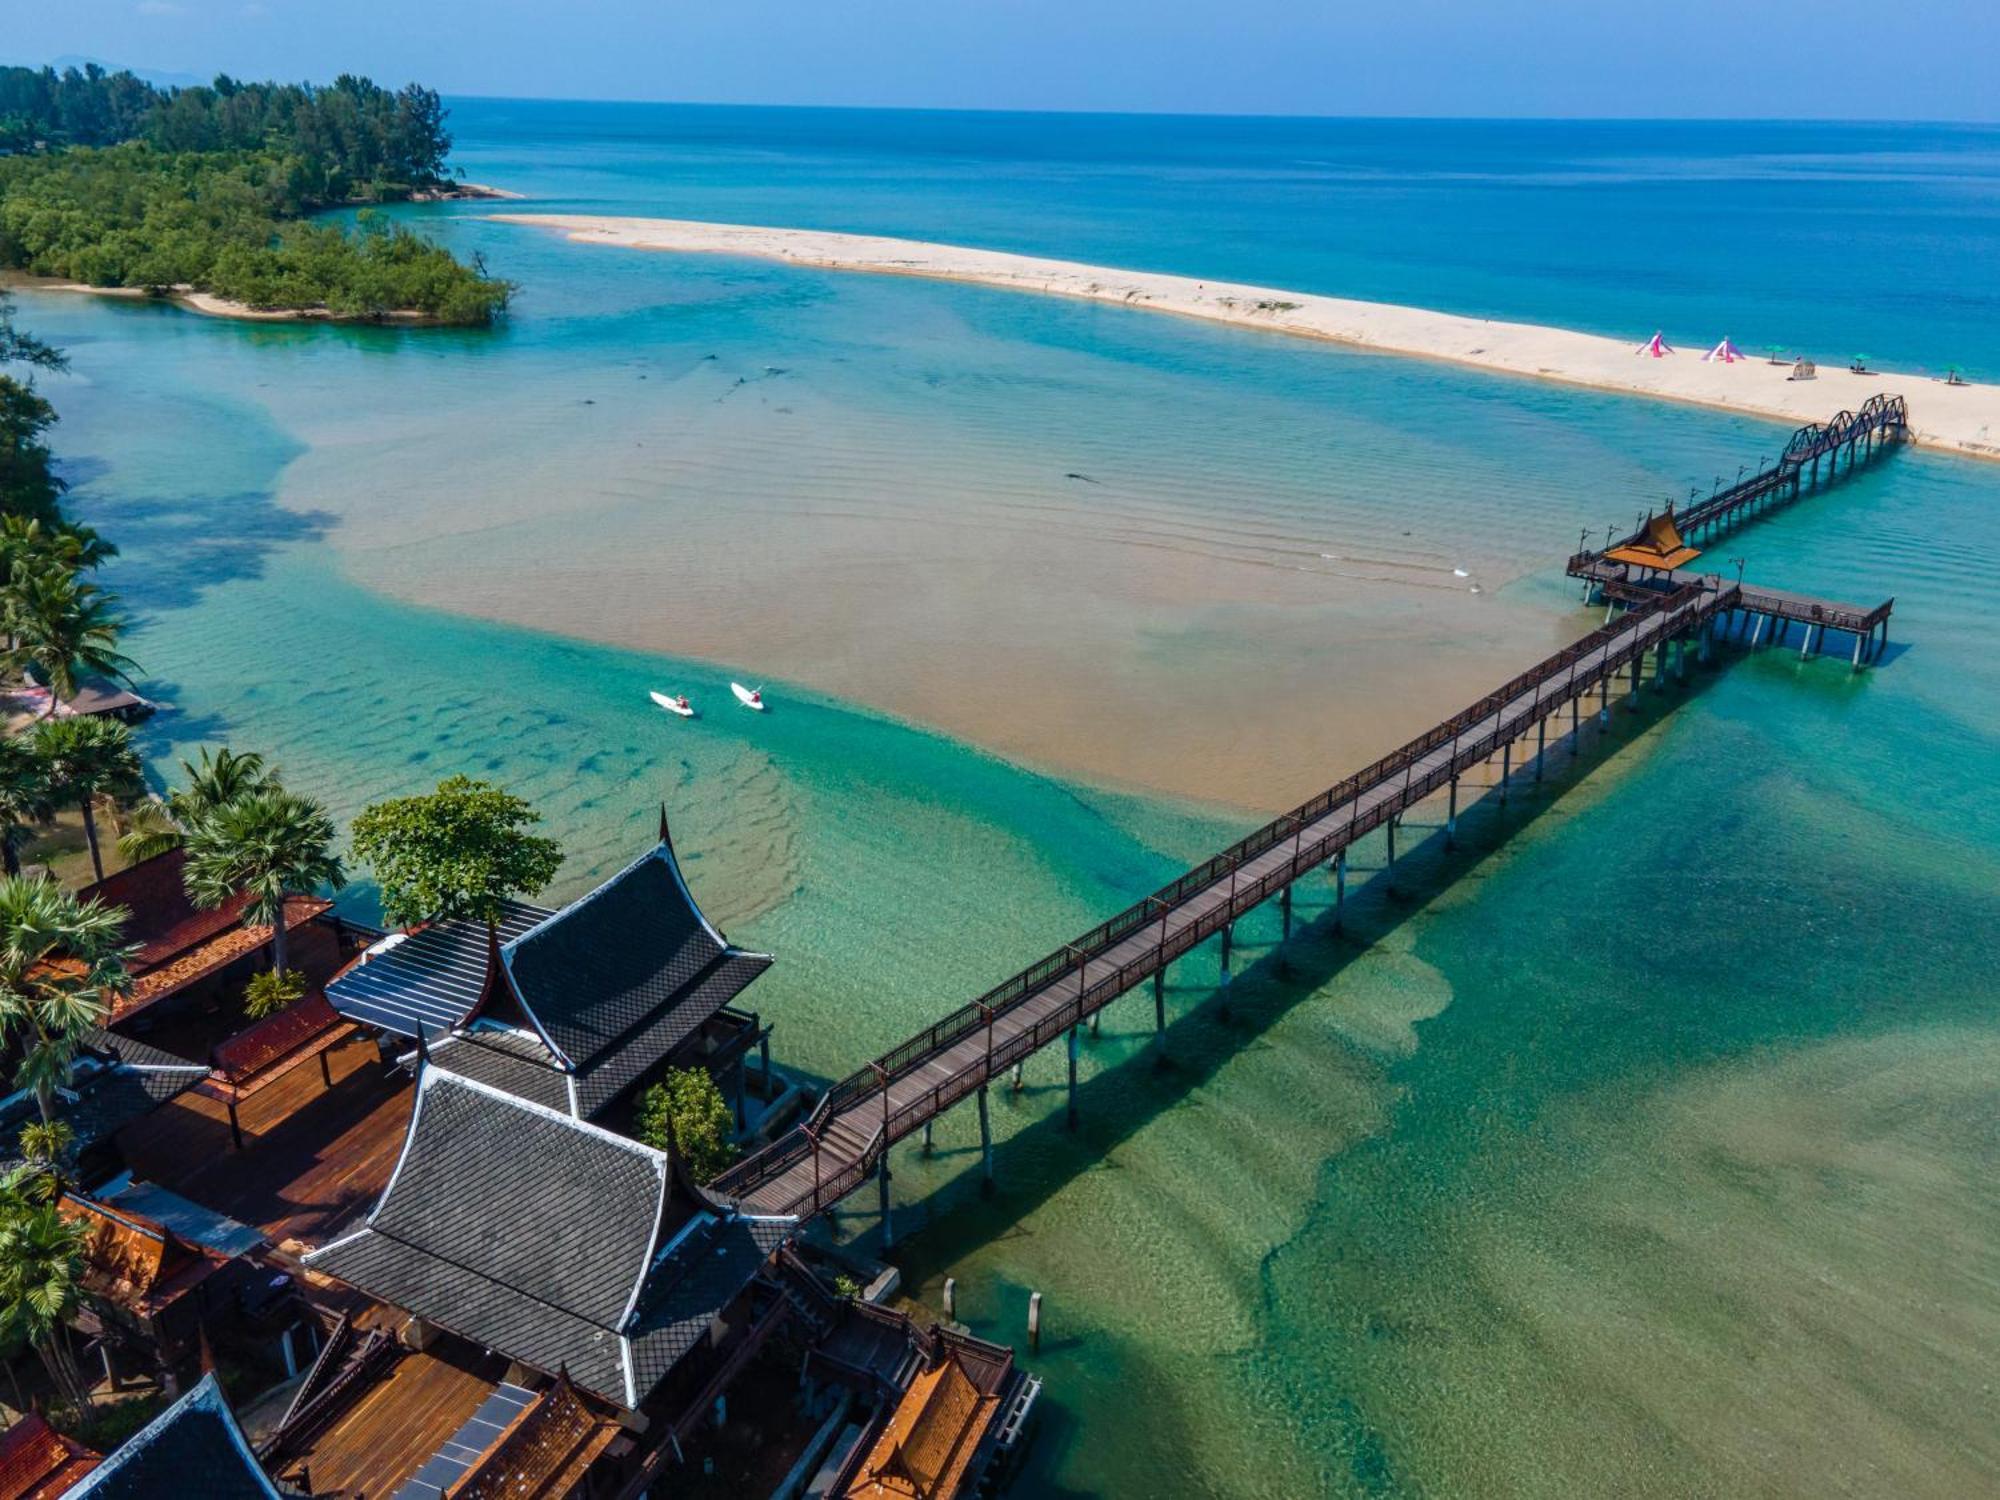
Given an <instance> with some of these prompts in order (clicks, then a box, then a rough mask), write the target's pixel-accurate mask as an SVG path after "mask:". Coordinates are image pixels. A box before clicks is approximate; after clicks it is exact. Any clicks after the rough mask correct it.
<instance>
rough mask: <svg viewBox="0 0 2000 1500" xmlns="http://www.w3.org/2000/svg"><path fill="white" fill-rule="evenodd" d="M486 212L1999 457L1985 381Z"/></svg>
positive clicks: (624, 240)
mask: <svg viewBox="0 0 2000 1500" xmlns="http://www.w3.org/2000/svg"><path fill="white" fill-rule="evenodd" d="M485 217H486V218H488V219H490V220H492V221H494V222H496V223H503V224H524V225H527V226H529V227H531V228H540V229H547V230H554V231H556V232H559V233H561V234H563V235H565V236H566V237H567V238H568V239H570V240H571V241H573V242H575V243H578V244H595V245H609V246H613V247H617V248H623V249H631V250H656V251H663V252H667V253H670V254H682V255H695V254H707V255H739V256H748V257H752V258H756V259H764V260H777V261H783V262H786V263H788V264H792V265H804V266H812V267H815V268H817V269H821V270H834V271H859V272H867V273H871V274H875V275H884V276H914V277H920V278H924V279H928V280H936V281H956V282H964V283H969V284H972V285H978V286H989V287H997V288H1001V289H1004V290H1012V291H1027V292H1039V293H1042V294H1044V295H1048V296H1058V297H1070V298H1075V299H1079V300H1084V301H1094V302H1105V303H1112V304H1115V305H1118V306H1122V307H1133V308H1141V309H1144V310H1146V311H1150V312H1163V313H1172V314H1176V315H1179V316H1181V317H1190V318H1199V319H1202V320H1204V321H1207V322H1212V323H1221V324H1225V325H1228V326H1230V327H1236V328H1254V329H1262V330H1264V331H1267V332H1272V333H1282V334H1288V335H1290V336H1292V337H1295V338H1312V339H1319V340H1322V341H1324V342H1329V343H1337V344H1345V345H1349V346H1351V347H1354V348H1358V349H1367V350H1372V351H1375V352H1377V353H1382V354H1393V355H1401V356H1406V357H1415V358H1421V359H1436V360H1443V361H1445V362H1447V363H1451V364H1457V365H1464V366H1469V367H1471V368H1474V369H1480V370H1485V371H1489V372H1492V373H1496V374H1503V375H1514V376H1522V377H1526V378H1529V379H1537V380H1549V381H1555V382H1558V383H1560V384H1565V385H1573V386H1583V387H1587V388H1590V389H1593V390H1602V391H1610V392H1614V393H1617V394H1621V395H1632V396H1645V397H1650V398H1652V399H1654V400H1665V401H1678V402H1682V403H1685V404H1689V405H1695V406H1705V407H1710V408H1713V409H1716V410H1720V411H1728V412H1735V413H1739V414H1742V415H1746V416H1754V417H1765V418H1770V419H1772V420H1776V421H1786V422H1792V423H1794V424H1798V425H1804V424H1806V423H1809V422H1822V421H1825V420H1826V419H1827V418H1828V417H1830V416H1831V415H1833V413H1834V412H1835V411H1837V410H1840V409H1842V408H1845V409H1847V410H1854V409H1856V408H1858V407H1859V406H1860V405H1861V404H1862V403H1863V402H1864V401H1866V400H1867V399H1868V398H1869V397H1870V396H1873V395H1876V394H1878V393H1890V394H1900V395H1903V396H1905V397H1907V398H1908V400H1909V403H1910V414H1911V437H1912V439H1913V440H1914V441H1915V442H1917V443H1918V444H1919V445H1921V446H1924V447H1929V448H1935V449H1938V450H1939V451H1941V452H1947V453H1958V454H1962V455H1965V456H1967V457H1973V458H1983V459H1988V460H2000V386H1994V385H1984V384H1965V385H1957V386H1953V385H1947V384H1946V383H1945V382H1944V381H1942V380H1939V379H1937V378H1936V377H1933V376H1919V375H1909V374H1898V373H1896V372H1893V371H1870V372H1868V373H1867V374H1865V375H1857V374H1855V373H1853V372H1851V371H1850V370H1848V369H1846V368H1844V367H1839V366H1835V367H1832V368H1823V370H1822V372H1821V374H1820V375H1819V377H1818V378H1817V379H1813V380H1804V381H1794V380H1791V379H1789V378H1788V376H1789V372H1790V368H1791V367H1790V365H1789V364H1784V365H1772V364H1770V363H1768V362H1766V361H1765V360H1763V359H1760V358H1757V357H1755V356H1751V357H1748V358H1745V359H1742V360H1740V361H1738V362H1736V363H1734V364H1728V365H1724V364H1706V363H1704V362H1703V361H1702V357H1701V356H1702V350H1701V349H1699V348H1684V349H1681V350H1680V351H1679V352H1678V353H1676V354H1674V355H1672V356H1670V357H1667V358H1663V359H1650V358H1647V357H1645V356H1644V355H1641V354H1638V353H1635V352H1634V347H1633V345H1632V344H1628V343H1626V342H1625V341H1624V340H1621V339H1611V338H1605V337H1602V336H1600V335H1597V334H1589V333H1579V332H1576V331H1574V330H1571V329H1564V328H1549V327H1544V326H1542V325H1539V324H1533V323H1512V322H1505V321H1501V320H1497V319H1485V318H1473V317H1465V316H1461V315H1459V314H1456V313H1443V312H1434V311H1431V310H1428V309H1424V308H1415V307H1400V306H1396V305H1394V304H1391V303H1385V302H1363V301H1358V300H1355V299H1351V298H1344V297H1328V296H1321V295H1318V294H1315V293H1309V292H1290V291H1284V290H1281V289H1277V288H1272V287H1260V286H1250V285H1245V284H1242V283H1236V282H1223V281H1203V280H1199V279H1197V278H1195V277H1192V276H1178V275H1170V274H1167V273H1164V272H1150V271H1127V270H1119V269H1115V268H1112V267H1105V266H1092V265H1086V264H1083V263H1080V262H1076V261H1065V260H1054V259H1046V258H1043V257H1039V256H1031V255H1017V254H1014V253H1012V252H1008V251H1000V250H979V249H971V248H967V247H964V246H956V245H941V244H932V243H928V242H925V241H921V240H904V239H895V238H891V237H888V236H882V235H862V234H845V233H838V232H834V231H828V230H808V229H775V228H766V227H761V226H756V225H745V224H711V223H704V222H700V221H696V220H688V219H653V218H631V217H618V216H607V215H592V214H542V213H497V214H488V215H486V216H485ZM1643 336H1644V335H1643V333H1642V334H1640V335H1636V336H1635V338H1636V337H1643Z"/></svg>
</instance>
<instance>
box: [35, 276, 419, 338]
mask: <svg viewBox="0 0 2000 1500" xmlns="http://www.w3.org/2000/svg"><path fill="white" fill-rule="evenodd" d="M0 288H7V289H11V290H20V291H28V292H72V293H80V294H82V295H85V296H90V297H108V298H111V299H112V300H114V301H119V302H158V303H163V304H165V305H167V306H169V307H178V308H181V309H183V310H184V311H187V312H192V313H200V314H201V315H202V316H203V317H205V318H231V319H234V320H235V321H237V322H239V323H338V324H342V325H352V326H356V327H363V326H369V325H373V326H376V327H388V326H393V327H397V328H428V327H433V326H443V325H441V324H439V323H438V320H437V319H436V318H433V317H432V316H431V315H430V314H428V313H421V312H417V311H415V310H414V309H411V308H399V309H396V310H394V311H392V312H387V313H383V314H382V315H381V316H379V317H347V316H341V315H339V314H336V313H331V312H328V311H327V310H326V309H325V308H323V307H274V308H263V307H252V306H250V305H249V304H248V303H247V302H232V301H230V300H229V299H228V298H227V297H218V296H215V295H214V294H213V293H211V292H198V291H196V290H195V289H194V288H193V287H191V286H188V285H186V284H182V285H180V286H176V287H174V288H173V289H172V290H170V291H167V292H154V291H153V290H151V289H150V288H148V287H143V286H92V285H90V284H89V283H88V282H84V281H66V280H64V279H63V278H62V277H60V276H33V275H29V274H28V273H26V272H21V271H9V272H5V273H0Z"/></svg>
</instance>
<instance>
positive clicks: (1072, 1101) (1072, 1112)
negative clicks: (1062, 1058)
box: [1069, 1026, 1076, 1130]
mask: <svg viewBox="0 0 2000 1500" xmlns="http://www.w3.org/2000/svg"><path fill="white" fill-rule="evenodd" d="M1069 1128H1070V1129H1071V1130H1074V1129H1076V1028H1075V1027H1074V1026H1072V1027H1070V1029H1069Z"/></svg>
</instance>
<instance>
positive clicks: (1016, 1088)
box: [1014, 1058, 1027, 1094]
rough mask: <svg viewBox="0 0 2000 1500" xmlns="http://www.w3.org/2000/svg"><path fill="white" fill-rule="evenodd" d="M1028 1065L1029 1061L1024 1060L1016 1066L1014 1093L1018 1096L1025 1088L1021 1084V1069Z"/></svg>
mask: <svg viewBox="0 0 2000 1500" xmlns="http://www.w3.org/2000/svg"><path fill="white" fill-rule="evenodd" d="M1026 1063H1027V1059H1026V1058H1022V1059H1020V1060H1019V1061H1017V1062H1016V1063H1015V1064H1014V1092H1015V1093H1017V1094H1018V1093H1020V1092H1021V1089H1022V1087H1023V1084H1022V1082H1021V1069H1022V1067H1023V1066H1025V1065H1026Z"/></svg>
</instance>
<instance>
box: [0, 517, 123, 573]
mask: <svg viewBox="0 0 2000 1500" xmlns="http://www.w3.org/2000/svg"><path fill="white" fill-rule="evenodd" d="M117 555H118V549H117V548H116V547H115V546H113V545H112V544H111V543H110V542H107V541H106V540H105V539H104V538H103V537H102V536H101V535H99V534H98V531H97V528H96V527H94V526H86V525H84V524H83V523H82V522H80V521H70V522H64V523H61V524H59V525H56V526H47V525H44V524H43V522H42V519H41V517H39V516H18V515H16V516H0V581H4V580H7V579H11V578H15V577H17V576H22V575H25V574H27V573H30V572H34V571H36V570H37V569H45V568H47V567H48V566H50V565H51V564H54V565H56V566H59V567H62V568H65V569H67V570H68V571H70V572H72V573H76V572H82V571H85V570H87V569H91V568H99V567H102V566H103V565H104V564H105V563H107V562H109V561H110V560H111V559H112V558H114V557H116V556H117Z"/></svg>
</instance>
